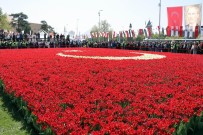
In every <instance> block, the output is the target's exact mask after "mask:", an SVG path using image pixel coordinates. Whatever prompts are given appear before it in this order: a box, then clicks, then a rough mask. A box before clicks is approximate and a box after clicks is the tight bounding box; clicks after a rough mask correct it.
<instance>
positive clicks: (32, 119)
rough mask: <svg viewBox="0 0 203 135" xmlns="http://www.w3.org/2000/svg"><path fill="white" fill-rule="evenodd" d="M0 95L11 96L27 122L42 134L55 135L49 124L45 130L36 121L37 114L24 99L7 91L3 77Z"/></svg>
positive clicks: (0, 84)
mask: <svg viewBox="0 0 203 135" xmlns="http://www.w3.org/2000/svg"><path fill="white" fill-rule="evenodd" d="M0 96H2V97H7V98H9V99H10V100H9V101H10V102H11V103H13V104H14V105H16V107H17V108H18V109H19V112H20V113H22V115H23V116H24V119H25V121H26V122H27V124H30V125H32V126H33V128H35V129H36V131H37V132H38V133H39V134H40V135H55V133H53V131H52V130H51V128H50V127H49V126H48V125H47V128H46V130H43V129H42V125H41V124H37V122H36V121H37V116H35V115H34V114H33V113H32V112H31V111H30V110H29V109H28V107H27V103H26V102H25V101H23V99H22V98H21V97H15V96H14V93H12V94H8V93H6V91H5V85H4V83H3V81H2V80H1V79H0Z"/></svg>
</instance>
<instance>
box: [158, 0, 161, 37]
mask: <svg viewBox="0 0 203 135" xmlns="http://www.w3.org/2000/svg"><path fill="white" fill-rule="evenodd" d="M160 24H161V0H160V2H159V28H158V30H159V39H160V29H161V26H160Z"/></svg>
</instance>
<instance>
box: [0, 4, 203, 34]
mask: <svg viewBox="0 0 203 135" xmlns="http://www.w3.org/2000/svg"><path fill="white" fill-rule="evenodd" d="M159 2H160V0H0V7H1V8H2V11H3V12H4V13H7V14H11V13H20V12H23V13H24V14H26V15H28V21H29V22H33V23H40V22H41V21H42V20H45V21H47V23H48V24H49V25H51V26H52V27H54V28H55V30H56V31H57V32H59V33H63V30H64V27H66V28H67V31H70V30H73V31H77V28H78V32H80V33H81V34H83V33H84V32H88V31H89V30H90V29H91V28H92V26H93V25H98V22H99V15H98V12H99V10H103V11H101V16H100V19H101V20H107V22H108V23H109V24H110V25H111V27H112V28H113V29H114V30H115V31H117V32H118V31H120V30H126V29H128V28H129V24H130V23H132V28H133V29H134V30H135V31H136V30H138V29H139V28H144V27H145V22H147V21H148V20H149V19H150V20H151V22H152V25H153V27H154V29H155V28H157V26H158V25H159V6H158V4H159ZM161 3H162V6H161V11H162V12H161V27H166V26H167V9H166V8H167V7H173V6H186V5H193V4H202V0H162V1H161ZM183 22H184V21H183ZM202 23H203V21H202Z"/></svg>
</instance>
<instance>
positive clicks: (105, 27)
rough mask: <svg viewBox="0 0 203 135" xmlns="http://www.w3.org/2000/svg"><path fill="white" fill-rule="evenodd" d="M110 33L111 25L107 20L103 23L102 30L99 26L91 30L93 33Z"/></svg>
mask: <svg viewBox="0 0 203 135" xmlns="http://www.w3.org/2000/svg"><path fill="white" fill-rule="evenodd" d="M109 31H112V29H111V25H110V24H109V23H108V22H107V21H106V20H102V21H101V24H100V29H99V24H98V25H94V26H93V27H92V29H91V32H109Z"/></svg>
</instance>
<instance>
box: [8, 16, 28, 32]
mask: <svg viewBox="0 0 203 135" xmlns="http://www.w3.org/2000/svg"><path fill="white" fill-rule="evenodd" d="M10 16H12V17H13V18H12V21H11V25H12V26H13V27H14V28H16V31H17V32H22V31H24V33H29V32H30V30H31V27H30V24H29V23H28V21H27V20H26V19H28V16H27V15H26V14H24V13H22V12H21V13H16V14H11V15H10Z"/></svg>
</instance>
